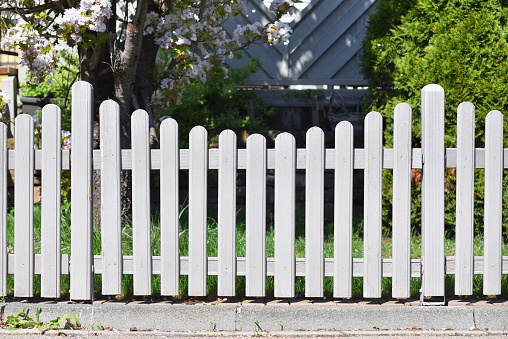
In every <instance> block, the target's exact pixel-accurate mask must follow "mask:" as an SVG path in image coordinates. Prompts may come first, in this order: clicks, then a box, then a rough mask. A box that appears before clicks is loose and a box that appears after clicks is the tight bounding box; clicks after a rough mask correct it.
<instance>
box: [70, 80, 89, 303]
mask: <svg viewBox="0 0 508 339" xmlns="http://www.w3.org/2000/svg"><path fill="white" fill-rule="evenodd" d="M93 113H94V94H93V87H92V85H90V84H89V83H87V82H84V81H78V82H76V83H75V84H74V85H73V86H72V152H71V164H72V166H71V167H72V170H71V204H72V208H71V265H70V285H71V286H70V297H71V300H91V299H93V292H94V290H93V278H94V277H93V251H92V246H93V243H92V227H93V215H92V212H93V201H92V199H93V187H92V185H93V178H92V169H93V162H92V151H93V148H92V142H93V133H92V131H93V121H94V117H93Z"/></svg>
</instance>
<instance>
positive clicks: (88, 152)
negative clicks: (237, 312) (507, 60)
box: [0, 82, 508, 300]
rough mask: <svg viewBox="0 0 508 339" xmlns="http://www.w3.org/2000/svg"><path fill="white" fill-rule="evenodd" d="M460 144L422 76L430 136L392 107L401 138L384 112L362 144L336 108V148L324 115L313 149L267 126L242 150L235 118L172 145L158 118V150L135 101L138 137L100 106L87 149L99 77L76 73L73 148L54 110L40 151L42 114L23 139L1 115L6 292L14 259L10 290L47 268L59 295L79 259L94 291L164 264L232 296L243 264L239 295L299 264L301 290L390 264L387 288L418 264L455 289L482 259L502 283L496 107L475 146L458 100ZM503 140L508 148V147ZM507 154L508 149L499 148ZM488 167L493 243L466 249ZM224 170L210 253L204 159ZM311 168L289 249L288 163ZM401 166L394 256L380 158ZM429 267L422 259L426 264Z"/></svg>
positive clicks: (375, 283)
mask: <svg viewBox="0 0 508 339" xmlns="http://www.w3.org/2000/svg"><path fill="white" fill-rule="evenodd" d="M457 114H458V128H457V131H458V135H457V148H456V149H455V148H448V149H445V145H444V91H443V89H442V88H441V87H439V86H438V85H428V86H426V87H425V88H424V89H423V91H422V148H421V149H420V148H412V146H411V115H412V113H411V108H410V107H409V105H407V104H399V105H398V106H397V107H396V109H395V121H394V124H395V126H394V139H393V140H394V143H393V144H394V146H393V149H387V148H383V142H382V140H383V119H382V117H381V115H380V114H379V113H377V112H371V113H369V114H368V115H367V116H366V118H365V148H364V149H355V148H354V146H353V127H352V126H351V124H350V123H349V122H341V123H339V124H338V125H337V128H336V130H335V148H334V149H326V148H325V146H324V133H323V131H322V130H320V129H319V128H316V127H314V128H311V129H310V130H309V131H308V132H307V141H306V148H305V149H297V148H296V146H295V139H294V138H293V136H292V135H290V134H288V133H283V134H281V135H279V136H278V137H277V138H276V140H275V149H267V148H266V140H265V139H264V137H263V136H261V135H257V134H254V135H251V136H250V137H249V138H248V139H247V146H246V149H237V146H236V145H237V142H236V135H235V134H234V133H233V132H232V131H229V130H226V131H223V132H222V133H221V134H220V137H219V148H218V149H209V148H208V144H207V131H206V130H205V129H204V128H203V127H199V126H198V127H195V128H193V129H192V131H191V132H190V136H189V138H190V140H189V149H179V148H178V125H177V123H176V121H174V120H172V119H166V120H164V121H163V123H162V125H161V133H160V135H161V140H160V141H161V142H160V149H150V148H149V133H148V117H147V114H146V112H144V111H142V110H137V111H135V112H134V113H133V114H132V149H131V150H121V149H120V134H119V133H120V129H119V107H118V105H117V104H116V103H115V102H113V101H105V102H104V103H102V105H101V107H100V124H101V128H100V131H101V136H100V145H101V148H100V149H99V150H94V149H92V125H93V89H92V87H91V86H90V85H89V84H88V83H86V82H78V83H76V84H75V85H74V86H73V101H72V151H68V150H61V145H60V142H61V140H60V112H59V109H58V107H57V106H54V105H48V106H46V107H45V108H44V110H43V118H42V119H43V123H42V125H43V128H44V133H43V134H42V135H43V140H42V149H41V150H35V151H34V142H33V129H34V127H33V121H32V118H31V117H30V116H29V115H19V116H18V117H17V118H16V124H15V125H16V133H15V145H16V149H15V150H7V127H6V126H5V125H2V126H1V128H0V202H1V204H0V277H1V278H0V294H3V295H5V294H6V292H7V280H6V278H7V274H14V295H15V296H17V297H32V296H33V278H34V275H36V274H40V275H41V296H42V297H45V298H55V297H59V296H60V276H61V275H62V274H70V284H71V285H70V296H71V299H73V300H90V299H92V298H93V296H94V289H93V277H94V274H102V293H103V294H104V295H116V294H120V293H121V292H122V291H121V289H122V284H121V282H122V275H124V274H132V275H133V283H134V294H136V295H150V294H152V288H151V278H152V275H154V274H158V275H160V276H161V294H162V295H177V294H179V277H180V275H188V281H189V283H188V294H189V295H191V296H204V295H206V277H207V275H217V276H218V294H219V295H220V296H234V295H235V278H236V276H246V295H247V296H255V297H262V296H265V281H266V279H265V278H266V276H274V284H275V285H274V289H275V290H274V295H275V297H280V298H291V297H294V296H295V277H296V276H305V296H306V297H322V296H323V278H324V277H333V282H334V284H333V296H334V297H336V298H348V297H351V294H352V278H353V277H363V288H364V291H363V296H364V297H365V298H379V297H381V278H382V277H391V278H392V288H393V289H392V297H394V298H407V297H409V296H410V278H411V277H420V276H423V280H422V293H423V296H433V297H440V296H444V292H445V291H444V286H445V274H455V275H456V279H455V284H456V285H455V294H457V295H470V294H472V285H473V274H483V276H484V284H483V288H484V290H483V293H484V294H486V295H497V294H500V293H501V275H502V274H508V260H507V258H506V257H504V258H503V257H502V255H501V244H502V237H501V228H502V220H501V211H502V175H503V168H508V153H507V152H508V149H506V150H504V149H503V116H502V114H501V113H500V112H498V111H492V112H490V113H489V115H488V116H487V121H486V128H487V131H486V133H485V135H486V143H485V148H475V145H474V135H475V133H474V128H475V127H474V122H475V119H474V114H475V112H474V106H473V105H472V104H469V103H462V104H461V105H460V106H459V107H458V112H457ZM505 154H506V155H507V156H506V157H504V155H505ZM505 159H506V161H505ZM445 167H447V168H456V169H457V170H456V173H457V221H456V225H457V229H456V234H457V236H456V241H457V243H456V253H455V256H454V257H445V252H444V174H445ZM69 168H72V172H71V182H72V190H71V202H72V209H71V225H72V227H71V232H72V234H71V254H70V257H69V255H62V254H61V251H60V211H61V209H60V204H61V202H60V171H61V170H68V169H69ZM412 168H423V190H422V191H423V193H422V204H423V205H422V213H423V215H422V220H423V222H422V233H423V235H422V242H423V245H422V246H423V248H422V257H421V258H420V259H411V258H410V245H411V228H410V218H411V169H412ZM475 168H485V225H484V228H485V237H484V239H485V240H484V241H485V244H484V248H485V250H484V256H483V257H474V256H473V247H472V244H473V194H474V185H473V183H474V169H475ZM12 169H13V170H15V176H16V183H15V206H14V208H15V232H14V252H15V253H14V254H8V253H7V204H6V201H7V174H8V170H12ZM34 169H41V170H42V204H41V205H42V206H41V208H42V226H41V228H42V234H41V241H42V247H41V254H34V250H33V247H34V236H33V170H34ZM122 169H123V170H132V198H133V213H132V224H133V237H132V238H133V256H122V251H121V240H122V239H121V238H122V233H121V223H122V217H121V214H120V170H122ZM209 169H218V173H219V193H218V194H219V199H218V201H219V203H218V204H219V205H218V232H219V233H218V237H219V245H218V257H207V254H206V246H207V171H208V170H209ZM267 169H274V170H275V208H274V223H275V225H274V227H275V255H274V258H267V257H266V253H265V252H266V251H265V244H266V239H265V238H266V213H265V206H266V172H267ZM297 169H305V171H306V181H307V182H306V192H305V228H306V232H305V244H306V248H305V253H306V257H305V258H295V170H297ZM325 169H333V170H334V177H335V187H334V192H335V193H334V194H335V196H334V201H335V221H334V242H335V243H334V258H324V255H323V238H324V230H323V229H324V218H323V208H324V203H323V194H324V171H325ZM354 169H363V170H364V197H365V198H364V199H365V206H364V257H363V258H353V257H352V239H353V234H352V223H353V220H352V208H353V204H352V202H353V199H352V198H353V189H352V188H353V170H354ZM383 169H392V170H393V178H394V182H393V247H392V253H393V256H392V258H390V259H383V258H382V256H381V240H382V239H381V236H382V234H381V217H382V205H381V198H382V189H381V187H382V186H381V184H382V170H383ZM93 170H100V171H101V174H102V175H101V180H102V182H101V185H102V186H101V194H102V196H101V225H102V254H101V255H95V256H94V255H93V252H92V171H93ZM150 170H159V171H160V192H161V199H160V211H161V216H160V228H161V244H162V245H161V255H160V256H152V255H151V248H150V194H149V190H150V187H149V185H150V184H149V183H150V180H149V178H150ZM180 170H188V171H189V254H188V257H180V256H179V251H178V248H179V239H178V217H179V197H178V192H179V187H178V185H179V184H178V183H179V179H178V177H179V171H180ZM237 171H246V182H247V183H246V185H247V193H246V232H247V234H246V257H245V258H240V257H237V256H236V254H235V253H236V244H235V239H236V236H235V235H236V172H237ZM422 272H423V274H422Z"/></svg>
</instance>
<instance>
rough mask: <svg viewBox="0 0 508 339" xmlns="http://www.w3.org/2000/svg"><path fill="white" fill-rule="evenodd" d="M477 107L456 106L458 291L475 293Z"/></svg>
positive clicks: (456, 263)
mask: <svg viewBox="0 0 508 339" xmlns="http://www.w3.org/2000/svg"><path fill="white" fill-rule="evenodd" d="M474 137H475V108H474V106H473V104H471V103H469V102H463V103H461V104H460V105H459V107H458V109H457V172H456V174H457V190H456V197H457V202H456V214H455V216H456V217H455V220H456V222H455V224H456V230H455V294H456V295H471V294H473V259H474V258H473V236H474V223H473V222H474V213H473V212H474V168H475V141H474Z"/></svg>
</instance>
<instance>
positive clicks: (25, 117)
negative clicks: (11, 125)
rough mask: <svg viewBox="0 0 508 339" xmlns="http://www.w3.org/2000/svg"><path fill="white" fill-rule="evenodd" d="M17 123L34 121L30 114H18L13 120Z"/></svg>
mask: <svg viewBox="0 0 508 339" xmlns="http://www.w3.org/2000/svg"><path fill="white" fill-rule="evenodd" d="M15 121H16V122H17V123H24V124H26V123H33V121H34V119H33V117H32V116H31V115H30V114H20V115H18V116H17V117H16V120H15Z"/></svg>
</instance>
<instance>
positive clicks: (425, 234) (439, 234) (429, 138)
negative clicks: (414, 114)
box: [421, 84, 445, 297]
mask: <svg viewBox="0 0 508 339" xmlns="http://www.w3.org/2000/svg"><path fill="white" fill-rule="evenodd" d="M421 123H422V153H423V162H424V164H425V169H424V171H423V173H424V174H423V175H424V177H423V181H422V260H423V263H424V267H425V274H424V275H423V281H422V290H423V293H424V295H425V296H434V297H440V296H444V273H445V272H444V268H445V263H444V260H445V256H444V170H445V147H444V136H445V133H444V90H443V88H442V87H441V86H439V85H435V84H432V85H427V86H425V87H424V88H423V90H422V122H421Z"/></svg>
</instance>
